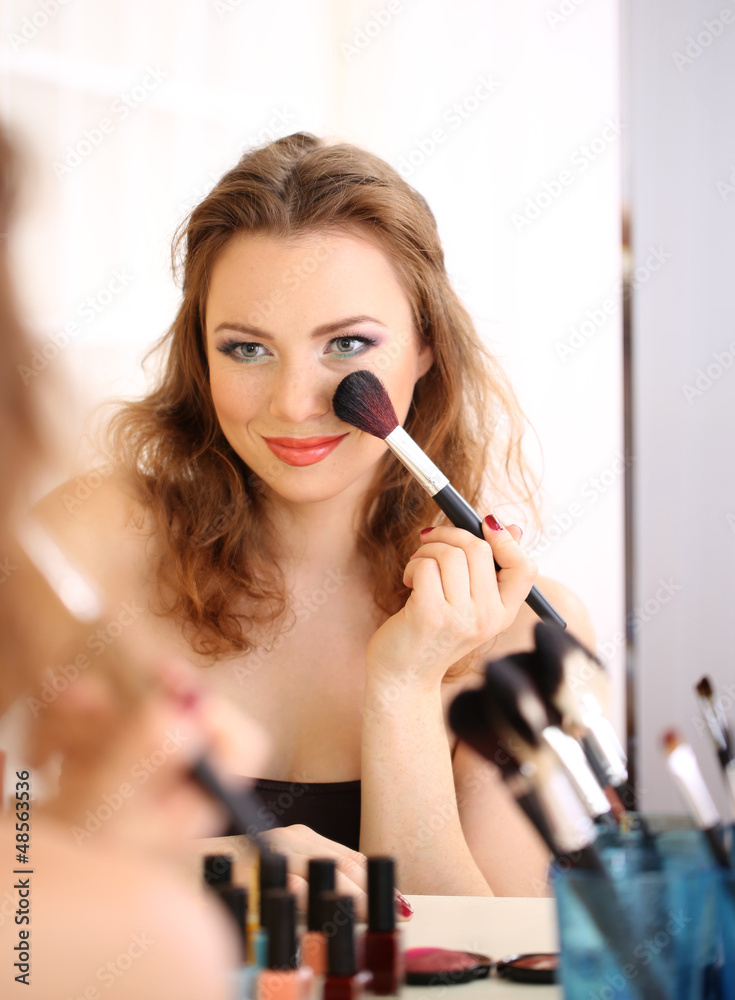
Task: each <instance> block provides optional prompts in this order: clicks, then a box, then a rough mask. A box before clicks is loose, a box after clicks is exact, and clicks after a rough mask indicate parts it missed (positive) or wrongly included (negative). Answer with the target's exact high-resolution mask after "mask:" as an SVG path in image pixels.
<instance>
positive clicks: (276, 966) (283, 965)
mask: <svg viewBox="0 0 735 1000" xmlns="http://www.w3.org/2000/svg"><path fill="white" fill-rule="evenodd" d="M266 921H267V923H266V929H267V932H268V961H267V965H266V967H265V968H263V969H261V970H260V972H259V973H258V982H257V986H256V993H255V995H256V1000H308V998H309V996H310V993H311V985H312V982H313V980H314V973H313V971H312V969H310V968H309V967H308V966H306V965H304V966H301V967H299V959H298V951H297V948H296V897H295V896H294V894H293V893H292V892H287V891H286V890H285V889H270V890H268V905H267V907H266Z"/></svg>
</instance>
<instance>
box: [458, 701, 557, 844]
mask: <svg viewBox="0 0 735 1000" xmlns="http://www.w3.org/2000/svg"><path fill="white" fill-rule="evenodd" d="M449 724H450V726H451V727H452V729H453V730H454V732H455V733H456V734H457V736H458V737H459V738H460V739H461V740H463V741H464V742H465V743H466V744H467V745H468V746H470V747H472V749H473V750H474V751H475V753H478V754H479V755H480V756H481V757H484V758H485V759H486V760H489V761H492V762H493V764H496V765H497V767H498V768H499V769H500V772H501V774H502V776H503V781H504V782H505V783H506V785H507V786H508V790H509V791H510V792H511V794H512V795H513V797H514V798H515V800H516V802H517V803H518V805H519V807H520V808H521V809H522V810H523V812H524V813H525V814H526V816H527V817H528V819H529V820H530V822H531V823H532V825H533V826H534V827H535V828H536V831H537V832H538V834H539V835H540V837H541V839H542V840H543V841H544V843H545V844H546V846H547V847H548V849H549V852H550V853H551V854H552V855H556V854H557V853H558V851H557V846H556V843H555V842H554V835H553V833H552V830H551V827H550V825H549V821H548V819H547V817H546V813H545V812H544V809H543V806H542V805H541V802H540V800H539V797H538V794H537V792H536V789H535V788H534V785H533V782H532V781H531V778H530V777H529V776H528V775H527V774H523V773H522V771H521V769H520V767H519V766H518V764H517V762H516V759H515V757H514V756H513V754H512V752H511V750H510V748H509V747H508V746H507V745H506V744H505V743H504V742H503V740H502V739H501V738H500V737H499V736H498V735H497V734H496V733H495V732H494V731H493V729H492V728H491V726H490V724H489V722H488V721H487V717H486V713H485V699H484V697H483V694H482V691H479V690H476V689H468V690H465V691H460V693H459V694H458V695H457V697H456V698H455V699H454V701H453V702H452V704H451V705H450V707H449Z"/></svg>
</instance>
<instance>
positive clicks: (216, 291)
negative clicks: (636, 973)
mask: <svg viewBox="0 0 735 1000" xmlns="http://www.w3.org/2000/svg"><path fill="white" fill-rule="evenodd" d="M206 338H207V357H208V359H209V372H210V384H211V391H212V399H213V401H214V407H215V410H216V413H217V417H218V419H219V423H220V426H221V427H222V431H223V433H224V435H225V437H226V438H227V440H228V441H229V442H230V444H231V445H232V447H233V448H234V450H235V451H236V452H237V454H238V455H239V456H240V457H241V458H242V460H243V461H244V462H245V463H246V464H247V465H248V466H249V467H250V468H251V469H252V470H253V471H254V472H255V473H256V474H257V475H258V476H259V477H260V478H261V479H262V480H263V481H264V482H265V483H266V484H267V486H268V487H269V488H270V489H271V490H273V491H274V492H275V493H276V494H277V495H278V496H280V497H282V498H283V499H284V500H287V501H291V502H293V503H305V502H315V501H319V500H326V499H329V498H331V497H334V496H336V495H338V494H342V493H344V492H345V491H348V493H350V494H354V495H355V496H357V495H359V493H361V492H362V491H364V490H365V489H367V488H368V486H369V485H370V483H371V479H372V474H373V470H374V467H375V465H376V463H377V461H378V460H379V458H380V457H381V456H382V455H383V453H384V452H385V450H386V445H385V444H384V442H383V441H381V440H379V439H378V438H375V437H372V436H371V435H368V434H364V433H362V432H361V431H358V430H357V429H356V428H354V427H352V426H351V425H350V424H345V423H342V422H341V421H340V420H338V419H337V417H336V416H335V414H334V412H333V410H332V396H333V395H334V391H335V389H336V388H337V385H338V384H339V382H340V381H341V380H342V379H343V378H344V377H345V375H348V374H349V373H350V372H352V371H355V370H356V369H362V368H364V369H367V370H369V371H372V372H374V373H375V374H376V375H377V376H378V377H379V378H380V379H381V380H382V382H383V383H384V385H385V387H386V389H387V391H388V394H389V396H390V398H391V400H392V402H393V406H394V407H395V410H396V414H397V416H398V419H399V421H400V422H401V423H403V422H404V420H405V418H406V416H407V414H408V410H409V406H410V404H411V397H412V395H413V389H414V386H415V384H416V382H417V380H418V379H419V378H420V377H421V376H422V375H424V374H425V373H426V372H427V371H428V369H429V368H430V366H431V363H432V360H433V359H432V355H431V350H430V348H429V347H424V348H420V347H419V342H418V337H417V334H416V331H415V329H414V323H413V316H412V311H411V306H410V303H409V300H408V297H407V295H406V293H405V292H404V291H403V288H402V286H401V284H400V282H399V280H398V277H397V275H396V272H395V271H394V270H393V267H392V265H391V263H390V261H389V260H388V258H387V257H386V256H385V254H384V253H382V252H381V251H380V250H379V249H377V248H376V247H375V246H373V245H372V244H370V243H368V242H366V241H364V240H361V239H359V238H358V237H356V236H351V235H346V234H344V235H343V234H321V235H319V234H314V235H312V236H309V237H303V238H301V239H299V240H296V241H289V242H283V241H280V240H277V239H275V238H274V237H271V236H266V235H256V236H253V235H248V234H238V235H236V236H234V237H233V238H232V239H231V240H230V242H229V243H228V244H227V246H226V247H225V248H224V250H223V251H222V253H221V254H220V256H219V257H218V259H217V261H216V263H215V265H214V267H213V270H212V275H211V281H210V288H209V295H208V299H207V308H206Z"/></svg>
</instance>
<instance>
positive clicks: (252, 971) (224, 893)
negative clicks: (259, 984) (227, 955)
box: [217, 885, 258, 1000]
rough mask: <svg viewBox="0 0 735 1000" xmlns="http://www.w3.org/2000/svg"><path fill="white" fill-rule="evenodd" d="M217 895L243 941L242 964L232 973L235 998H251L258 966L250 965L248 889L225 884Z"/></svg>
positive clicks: (234, 999) (240, 999) (236, 999)
mask: <svg viewBox="0 0 735 1000" xmlns="http://www.w3.org/2000/svg"><path fill="white" fill-rule="evenodd" d="M217 895H218V896H219V898H220V899H221V900H222V902H223V903H224V904H225V906H226V907H227V910H228V912H229V913H230V914H231V916H232V917H233V919H234V921H235V926H236V927H237V932H238V936H239V940H240V943H241V956H240V964H239V965H238V967H237V969H235V970H234V972H233V974H232V979H233V981H234V995H233V1000H251V998H252V997H253V995H254V990H255V982H256V977H257V974H258V968H257V966H255V965H248V954H249V948H248V925H247V919H248V891H247V889H242V888H240V887H239V886H235V885H225V886H222V887H221V888H220V889H218V890H217Z"/></svg>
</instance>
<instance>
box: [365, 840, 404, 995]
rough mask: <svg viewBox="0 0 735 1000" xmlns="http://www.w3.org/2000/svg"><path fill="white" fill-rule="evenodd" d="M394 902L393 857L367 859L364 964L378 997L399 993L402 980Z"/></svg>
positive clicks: (401, 959)
mask: <svg viewBox="0 0 735 1000" xmlns="http://www.w3.org/2000/svg"><path fill="white" fill-rule="evenodd" d="M395 905H396V904H395V862H394V861H393V858H368V927H367V931H366V933H365V942H364V947H365V953H364V960H363V964H364V966H365V968H366V969H368V970H369V971H370V972H371V973H372V977H373V978H372V983H371V985H370V990H371V991H372V992H373V993H375V994H377V995H378V996H391V995H394V994H396V993H398V992H399V991H400V988H401V983H402V982H403V952H402V949H401V940H400V934H399V932H398V931H397V930H396V911H395Z"/></svg>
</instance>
